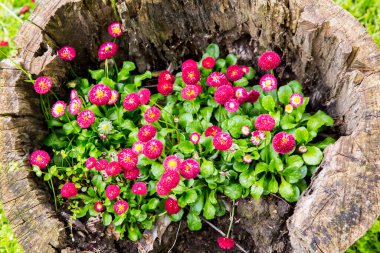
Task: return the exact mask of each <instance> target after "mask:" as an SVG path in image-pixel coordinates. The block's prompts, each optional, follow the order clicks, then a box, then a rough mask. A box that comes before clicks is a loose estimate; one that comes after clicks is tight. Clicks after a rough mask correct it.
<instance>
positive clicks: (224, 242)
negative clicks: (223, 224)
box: [218, 237, 235, 249]
mask: <svg viewBox="0 0 380 253" xmlns="http://www.w3.org/2000/svg"><path fill="white" fill-rule="evenodd" d="M218 244H219V247H220V248H222V249H232V248H233V247H234V246H235V241H234V239H232V238H227V237H219V238H218Z"/></svg>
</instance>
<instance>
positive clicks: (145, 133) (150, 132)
mask: <svg viewBox="0 0 380 253" xmlns="http://www.w3.org/2000/svg"><path fill="white" fill-rule="evenodd" d="M156 133H157V130H156V128H155V127H154V126H151V125H144V126H142V127H141V128H140V130H139V132H138V133H137V137H138V138H139V140H140V141H142V142H147V141H150V140H151V139H153V137H154V136H155V135H156Z"/></svg>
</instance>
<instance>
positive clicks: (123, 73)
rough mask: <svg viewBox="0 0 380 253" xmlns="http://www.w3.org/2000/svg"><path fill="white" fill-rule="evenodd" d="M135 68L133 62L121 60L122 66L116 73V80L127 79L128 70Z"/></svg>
mask: <svg viewBox="0 0 380 253" xmlns="http://www.w3.org/2000/svg"><path fill="white" fill-rule="evenodd" d="M135 68H136V65H135V64H134V63H133V62H130V61H125V62H123V67H122V69H121V70H120V71H119V73H118V74H117V81H118V82H120V81H124V80H127V79H128V78H129V76H130V74H129V72H131V71H132V70H134V69H135Z"/></svg>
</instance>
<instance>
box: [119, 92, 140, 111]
mask: <svg viewBox="0 0 380 253" xmlns="http://www.w3.org/2000/svg"><path fill="white" fill-rule="evenodd" d="M139 105H140V96H139V95H138V94H137V93H135V92H132V93H130V94H128V95H126V96H125V98H124V101H123V106H124V109H125V110H127V111H133V110H135V109H137V107H139Z"/></svg>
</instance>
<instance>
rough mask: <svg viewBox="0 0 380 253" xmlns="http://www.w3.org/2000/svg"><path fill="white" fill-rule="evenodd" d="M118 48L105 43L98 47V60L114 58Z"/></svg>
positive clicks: (111, 43)
mask: <svg viewBox="0 0 380 253" xmlns="http://www.w3.org/2000/svg"><path fill="white" fill-rule="evenodd" d="M118 48H119V47H118V46H117V45H116V44H115V43H113V42H106V43H104V44H102V45H101V46H100V47H99V51H98V57H99V59H100V60H105V59H109V58H111V57H112V56H114V55H115V54H116V52H117V50H118Z"/></svg>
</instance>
